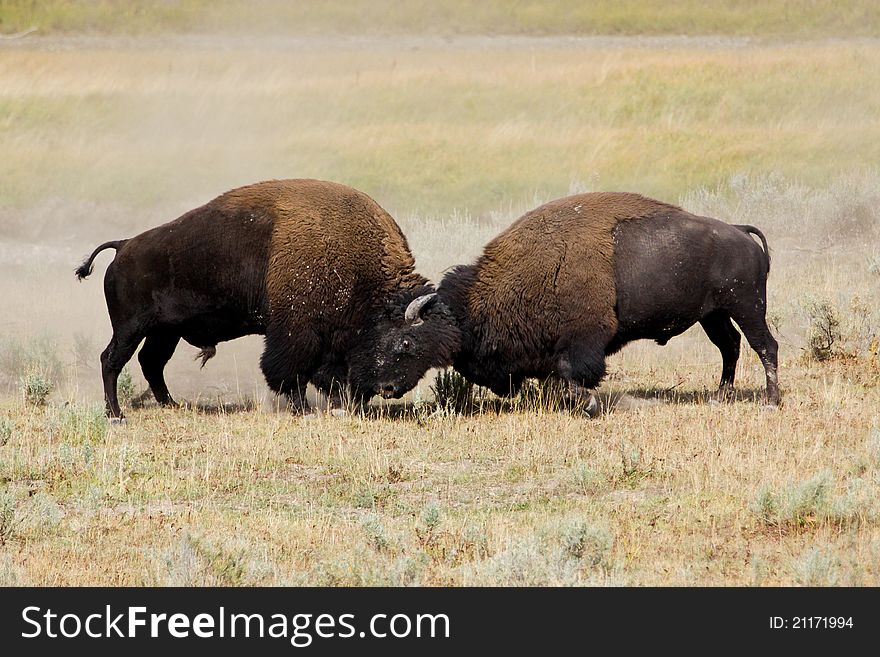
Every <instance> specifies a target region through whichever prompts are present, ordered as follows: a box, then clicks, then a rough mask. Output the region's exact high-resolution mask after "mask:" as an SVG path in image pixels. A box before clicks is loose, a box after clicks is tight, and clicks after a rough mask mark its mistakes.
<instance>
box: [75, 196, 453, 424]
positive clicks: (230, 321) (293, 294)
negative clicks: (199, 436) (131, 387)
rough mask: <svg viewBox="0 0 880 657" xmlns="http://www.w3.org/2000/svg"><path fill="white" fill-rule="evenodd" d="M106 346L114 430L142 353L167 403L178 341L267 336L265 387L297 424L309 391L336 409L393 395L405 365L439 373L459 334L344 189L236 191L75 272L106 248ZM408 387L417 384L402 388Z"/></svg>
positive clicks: (403, 255) (406, 254)
mask: <svg viewBox="0 0 880 657" xmlns="http://www.w3.org/2000/svg"><path fill="white" fill-rule="evenodd" d="M108 248H112V249H116V251H117V253H116V258H115V260H114V261H113V262H112V263H111V264H110V266H109V267H108V269H107V273H106V275H105V278H104V294H105V297H106V301H107V309H108V311H109V314H110V321H111V323H112V325H113V338H112V339H111V340H110V344H109V345H108V346H107V348H106V349H105V350H104V352H103V353H102V354H101V365H102V374H103V382H104V395H105V400H106V404H107V412H108V414H109V415H110V416H111V417H114V418H118V417H121V410H120V408H119V401H118V399H117V391H116V387H117V379H118V376H119V373H120V372H121V370H122V368H123V367H124V366H125V364H126V363H127V362H128V361H129V359H130V358H131V357H132V355H133V354H134V352H135V350H136V349H137V347H138V345H139V344H140V343H141V341H142V340H143V341H144V346H143V347H142V348H141V350H140V353H139V354H138V360H139V361H140V364H141V368H142V370H143V373H144V377H145V378H146V380H147V382H148V383H149V385H150V388H151V390H152V392H153V394H154V395H155V397H156V400H157V401H158V402H159V403H160V404H163V405H170V404H173V403H174V402H173V400H172V398H171V395H170V394H169V392H168V387H167V386H166V384H165V380H164V376H163V370H164V367H165V364H166V363H167V362H168V360H169V359H170V358H171V355H172V354H173V353H174V350H175V347H176V346H177V344H178V342H179V341H180V340H181V339H183V340H185V341H186V342H188V343H190V344H192V345H194V346H196V347H199V348H201V349H202V352H201V354H200V355H201V357H202V361H203V365H204V362H205V361H207V360H208V359H209V358H210V357H211V356H213V355H214V353H215V350H216V345H217V343H218V342H223V341H225V340H233V339H235V338H238V337H241V336H244V335H248V334H264V335H265V350H264V352H263V355H262V358H261V360H260V365H261V368H262V370H263V373H264V375H265V377H266V381H267V383H268V385H269V387H270V388H271V389H272V390H274V391H275V392H277V393H282V394H284V395H286V396H287V397H288V399H289V403H290V406H291V407H292V408H293V409H294V410H299V411H307V410H308V408H309V407H308V402H307V401H306V398H305V386H306V383H307V382H309V381H311V382H313V383H314V384H315V385H316V386H317V387H318V389H320V390H321V391H322V392H324V393H326V394H329V395H331V402H336V403H338V402H339V401H340V400H341V394H340V388H343V389H345V390H346V391H347V392H349V393H350V394H351V395H352V396H353V398H354V399H355V400H357V401H364V400H366V399H369V397H371V396H372V395H374V394H376V393H379V394H382V395H384V396H386V397H395V396H400V395H402V394H403V392H405V390H408V389H409V388H412V387H413V386H414V385H415V384H416V383H417V382H418V378H419V377H420V376H421V373H419V374H418V375H413V374H406V372H410V371H411V370H412V369H413V368H411V367H409V366H404V365H406V364H407V361H409V360H412V359H418V360H419V362H421V363H423V364H424V365H425V367H426V368H427V367H431V366H433V364H435V363H436V364H440V363H445V362H448V361H449V360H450V359H451V357H452V354H453V353H454V352H455V351H456V350H457V348H458V340H459V331H458V329H457V328H456V326H455V325H454V323H453V322H452V318H451V316H450V315H449V312H448V310H447V309H446V308H445V306H444V305H443V304H442V303H430V304H427V303H426V301H427V300H429V299H432V297H430V294H432V293H433V292H434V289H433V287H431V286H430V285H429V284H428V281H427V280H426V279H425V278H424V277H422V276H420V275H419V274H417V273H415V272H414V260H413V257H412V254H411V253H410V250H409V246H408V244H407V241H406V238H405V237H404V236H403V234H402V233H401V231H400V228H399V227H398V226H397V224H396V223H395V222H394V220H393V219H392V218H391V216H390V215H389V214H388V213H387V212H385V211H384V210H383V209H382V208H381V207H380V206H379V205H378V204H377V203H376V202H375V201H373V200H372V199H371V198H369V197H368V196H366V195H365V194H363V193H361V192H358V191H356V190H354V189H351V188H350V187H346V186H344V185H340V184H336V183H330V182H323V181H317V180H277V181H269V182H262V183H257V184H254V185H250V186H247V187H242V188H239V189H234V190H232V191H230V192H227V193H225V194H223V195H222V196H219V197H217V198H216V199H214V200H212V201H210V202H209V203H207V204H205V205H203V206H201V207H199V208H196V209H194V210H191V211H190V212H187V213H186V214H184V215H183V216H181V217H180V218H178V219H176V220H174V221H172V222H170V223H167V224H165V225H162V226H159V227H157V228H153V229H152V230H148V231H146V232H144V233H141V234H140V235H137V236H136V237H133V238H131V239H128V240H120V241H115V242H107V243H105V244H102V245H101V246H99V247H98V248H97V249H96V250H95V251H94V253H92V255H91V256H90V257H89V258H88V259H87V260H86V261H85V262H84V263H83V264H82V266H80V267H79V268H78V269H77V270H76V275H77V277H78V278H80V279H83V278H85V277H86V276H88V275H89V274H90V273H91V270H92V261H93V260H94V259H95V256H96V255H97V254H98V253H100V252H101V251H102V250H104V249H108ZM412 376H415V379H413V378H412Z"/></svg>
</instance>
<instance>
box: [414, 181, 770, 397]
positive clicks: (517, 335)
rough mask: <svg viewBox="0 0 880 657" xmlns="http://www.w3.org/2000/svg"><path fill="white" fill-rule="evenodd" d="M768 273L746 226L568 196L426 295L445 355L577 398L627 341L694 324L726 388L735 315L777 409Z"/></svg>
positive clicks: (474, 370)
mask: <svg viewBox="0 0 880 657" xmlns="http://www.w3.org/2000/svg"><path fill="white" fill-rule="evenodd" d="M750 234H754V235H756V236H757V237H759V238H760V240H761V243H762V244H763V249H762V248H761V246H759V245H758V244H757V243H756V242H755V241H754V240H753V239H752V237H751V235H750ZM769 270H770V257H769V254H768V251H767V242H766V240H765V239H764V236H763V234H762V233H761V231H759V230H758V229H757V228H754V227H752V226H733V225H730V224H726V223H724V222H722V221H718V220H716V219H710V218H708V217H699V216H696V215H693V214H690V213H689V212H686V211H684V210H682V209H681V208H678V207H675V206H673V205H668V204H666V203H661V202H659V201H655V200H651V199H648V198H645V197H643V196H639V195H637V194H624V193H592V194H580V195H577V196H571V197H568V198H564V199H561V200H557V201H553V202H551V203H548V204H546V205H543V206H541V207H539V208H537V209H535V210H532V211H531V212H529V213H527V214H526V215H524V216H523V217H521V218H520V219H518V220H517V221H516V222H514V223H513V224H512V225H511V226H510V227H509V228H508V229H507V230H505V231H504V232H502V233H501V234H500V235H498V236H497V237H496V238H495V239H493V240H492V241H491V242H490V243H489V244H488V245H487V246H486V247H485V249H484V250H483V254H482V255H481V256H480V258H479V259H478V260H477V262H476V263H475V264H473V265H467V266H460V267H456V268H455V269H453V270H452V271H450V272H449V273H447V274H446V276H445V277H444V278H443V281H442V282H441V284H440V286H439V289H438V291H437V292H436V294H435V295H434V296H431V297H429V299H428V300H427V303H428V304H430V303H434V302H438V303H440V305H441V306H444V307H446V308H448V309H449V311H450V312H451V313H452V314H453V315H454V317H455V320H456V323H457V325H458V327H459V328H460V329H461V345H460V348H459V349H458V350H457V351H456V352H455V353H454V355H453V358H452V360H451V361H450V363H449V364H452V365H454V367H455V369H457V370H458V371H459V372H461V374H463V375H464V376H465V377H466V378H467V379H468V380H470V381H472V382H473V383H475V384H478V385H482V386H487V387H489V388H490V389H491V390H492V391H493V392H495V393H496V394H499V395H505V394H511V393H515V392H516V391H517V390H518V389H519V387H520V386H521V384H522V383H523V380H524V379H526V378H527V377H559V378H561V379H564V380H565V381H567V382H568V383H569V384H570V386H571V387H570V390H571V391H572V392H573V393H576V396H581V395H583V393H585V391H586V389H588V388H592V387H594V386H596V385H597V384H598V383H599V381H600V380H601V379H602V377H603V376H604V374H605V358H606V356H608V355H609V354H613V353H614V352H616V351H617V350H619V349H620V348H621V347H623V345H625V344H626V343H628V342H631V341H633V340H639V339H644V338H647V339H651V340H656V341H657V342H658V343H659V344H661V345H662V344H665V343H666V342H667V341H668V340H669V339H670V338H671V337H673V336H676V335H678V334H680V333H682V332H683V331H685V330H686V329H687V328H689V327H690V326H692V325H693V324H695V323H696V322H699V323H700V324H701V325H702V327H703V329H704V330H705V331H706V334H707V335H708V336H709V339H710V340H711V341H712V342H713V343H714V344H715V345H716V346H717V347H718V349H719V350H720V351H721V357H722V359H723V367H722V372H721V390H722V391H723V392H727V391H729V390H730V389H731V387H732V386H733V379H734V374H735V371H736V362H737V359H738V357H739V348H740V335H739V333H738V332H737V330H736V328H734V325H733V323H732V321H731V320H733V322H736V323H737V324H738V325H739V327H740V329H741V330H742V332H743V333H744V334H745V336H746V339H747V340H748V342H749V344H750V345H751V346H752V348H753V349H754V350H755V351H756V352H757V353H758V356H759V357H760V358H761V362H762V363H763V365H764V368H765V370H766V375H767V398H768V401H769V403H770V404H773V405H777V404H778V403H779V390H778V387H777V378H776V353H777V344H776V340H775V339H774V338H773V336H772V335H771V333H770V330H769V329H768V328H767V322H766V321H765V309H766V284H767V274H768V272H769ZM407 376H408V377H409V379H410V380H412V379H413V376H412V373H407ZM595 409H596V405H595V399H590V410H595Z"/></svg>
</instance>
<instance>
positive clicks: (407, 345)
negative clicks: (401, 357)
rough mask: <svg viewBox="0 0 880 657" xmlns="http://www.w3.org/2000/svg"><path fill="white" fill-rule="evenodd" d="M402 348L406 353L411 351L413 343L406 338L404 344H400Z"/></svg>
mask: <svg viewBox="0 0 880 657" xmlns="http://www.w3.org/2000/svg"><path fill="white" fill-rule="evenodd" d="M400 347H401V349H403V350H404V351H409V350H410V349H412V342H410V341H409V340H407V339H406V338H404V339H403V342H401V343H400Z"/></svg>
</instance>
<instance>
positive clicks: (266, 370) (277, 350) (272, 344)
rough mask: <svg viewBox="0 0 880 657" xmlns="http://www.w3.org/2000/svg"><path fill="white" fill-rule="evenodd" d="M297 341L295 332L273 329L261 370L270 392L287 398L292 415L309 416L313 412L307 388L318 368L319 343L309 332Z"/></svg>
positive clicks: (261, 362) (261, 358)
mask: <svg viewBox="0 0 880 657" xmlns="http://www.w3.org/2000/svg"><path fill="white" fill-rule="evenodd" d="M293 338H294V336H293V335H292V333H291V332H288V331H286V330H283V329H281V328H279V327H270V328H269V329H268V330H267V331H266V347H265V349H264V350H263V355H262V356H261V357H260V369H262V370H263V376H265V377H266V384H267V385H268V386H269V388H271V389H272V390H273V391H274V392H275V393H277V394H279V395H285V396H286V397H287V407H288V408H289V409H290V411H291V412H293V413H301V414H303V415H305V414H308V413H310V412H311V406H310V405H309V402H308V400H307V399H306V385H307V384H308V382H309V379H310V378H311V376H312V374H313V373H314V371H315V369H316V367H317V340H316V339H314V338H313V337H311V335H310V332H309V331H300V332H299V333H298V334H297V335H296V338H295V340H294V339H293Z"/></svg>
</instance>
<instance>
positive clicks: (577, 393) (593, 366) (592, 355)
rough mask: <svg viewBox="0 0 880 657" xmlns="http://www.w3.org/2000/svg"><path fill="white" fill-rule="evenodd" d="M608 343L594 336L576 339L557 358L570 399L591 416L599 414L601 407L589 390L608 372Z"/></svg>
mask: <svg viewBox="0 0 880 657" xmlns="http://www.w3.org/2000/svg"><path fill="white" fill-rule="evenodd" d="M609 341H610V339H609ZM606 344H607V341H605V342H603V341H602V340H595V339H594V340H590V341H583V342H580V343H575V344H572V345H571V346H569V347H568V348H566V349H564V350H562V351H561V353H560V356H559V358H558V360H557V363H558V364H557V368H558V373H559V376H560V378H562V379H563V380H564V381H566V382H567V383H568V397H569V400H570V402H571V403H572V405H573V407H574V408H578V409H580V410H582V411H583V412H584V413H586V414H587V415H589V416H590V417H596V416H597V415H598V414H599V412H600V410H601V407H600V405H599V400H598V399H597V398H596V396H595V395H594V394H593V393H592V392H590V390H591V389H592V388H595V387H596V386H598V385H599V382H600V381H601V380H602V377H604V376H605V345H606Z"/></svg>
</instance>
